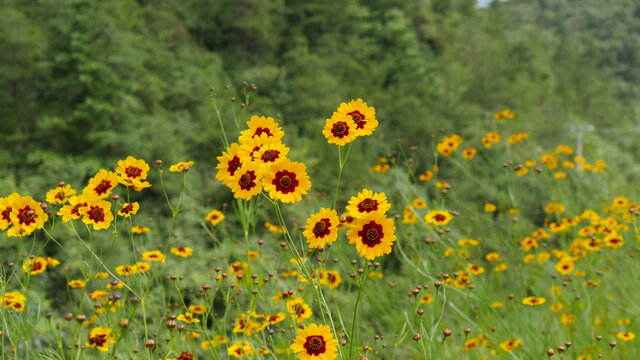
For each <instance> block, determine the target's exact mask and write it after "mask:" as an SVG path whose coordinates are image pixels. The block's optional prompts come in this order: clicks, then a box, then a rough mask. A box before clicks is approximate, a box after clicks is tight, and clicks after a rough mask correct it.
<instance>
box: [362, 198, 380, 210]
mask: <svg viewBox="0 0 640 360" xmlns="http://www.w3.org/2000/svg"><path fill="white" fill-rule="evenodd" d="M375 210H378V200H373V199H372V198H366V199H364V200H362V201H360V203H359V204H358V211H359V212H361V213H363V212H372V211H375Z"/></svg>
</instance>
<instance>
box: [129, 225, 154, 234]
mask: <svg viewBox="0 0 640 360" xmlns="http://www.w3.org/2000/svg"><path fill="white" fill-rule="evenodd" d="M150 230H151V229H149V228H148V227H146V226H142V225H136V226H134V227H132V228H131V233H132V234H143V233H146V232H149V231H150Z"/></svg>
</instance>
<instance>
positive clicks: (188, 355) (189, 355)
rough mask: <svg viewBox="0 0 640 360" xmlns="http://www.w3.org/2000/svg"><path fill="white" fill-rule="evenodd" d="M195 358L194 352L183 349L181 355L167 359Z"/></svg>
mask: <svg viewBox="0 0 640 360" xmlns="http://www.w3.org/2000/svg"><path fill="white" fill-rule="evenodd" d="M196 334H197V333H196ZM198 335H199V334H198ZM193 359H195V358H194V357H193V354H192V353H190V352H188V351H183V352H181V353H180V355H179V356H178V357H177V358H166V359H165V360H193Z"/></svg>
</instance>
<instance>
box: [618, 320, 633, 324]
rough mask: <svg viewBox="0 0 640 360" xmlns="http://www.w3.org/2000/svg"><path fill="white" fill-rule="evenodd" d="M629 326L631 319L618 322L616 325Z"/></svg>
mask: <svg viewBox="0 0 640 360" xmlns="http://www.w3.org/2000/svg"><path fill="white" fill-rule="evenodd" d="M629 324H631V319H629V318H624V319H620V320H618V325H629Z"/></svg>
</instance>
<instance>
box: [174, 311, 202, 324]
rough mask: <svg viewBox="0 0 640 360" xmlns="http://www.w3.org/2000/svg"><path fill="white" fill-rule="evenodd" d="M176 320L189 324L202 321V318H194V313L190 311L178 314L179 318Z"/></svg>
mask: <svg viewBox="0 0 640 360" xmlns="http://www.w3.org/2000/svg"><path fill="white" fill-rule="evenodd" d="M176 320H178V321H182V322H185V323H187V324H198V323H200V319H198V318H194V317H193V314H192V313H190V312H186V313H184V314H180V315H178V318H177V319H176Z"/></svg>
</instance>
